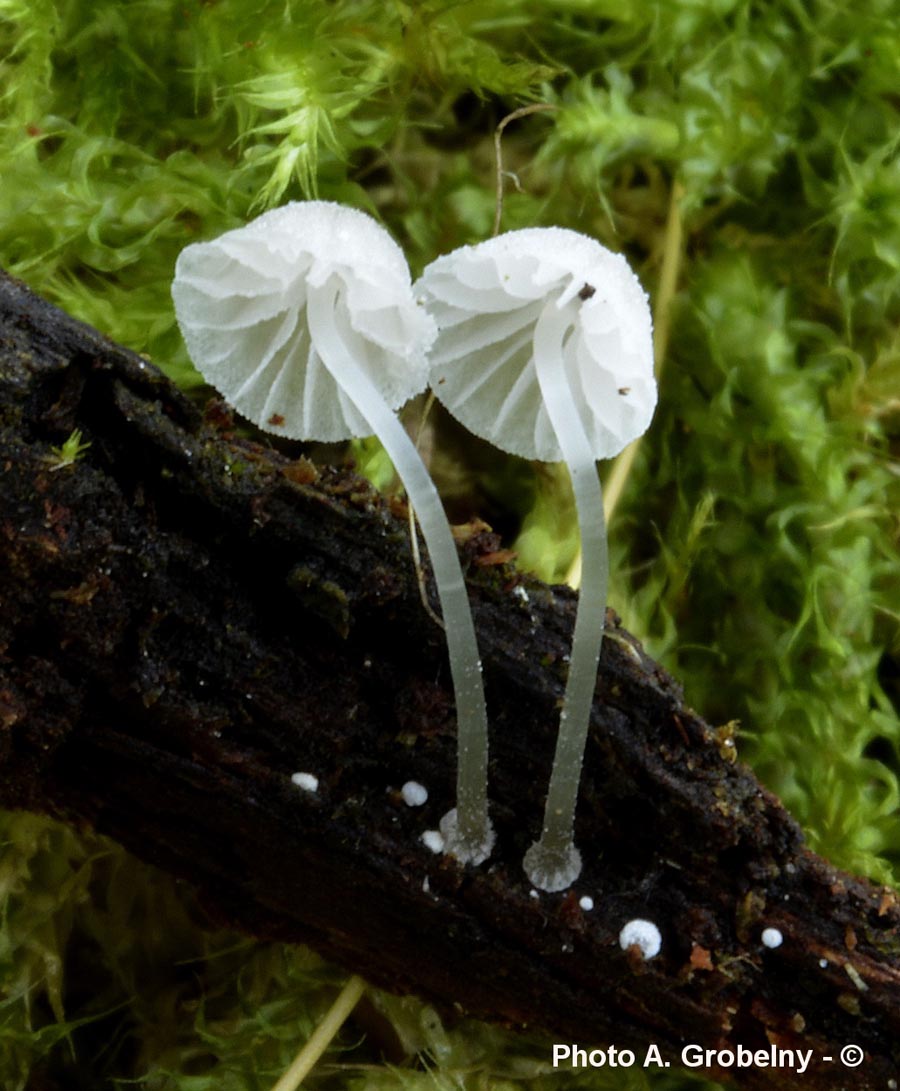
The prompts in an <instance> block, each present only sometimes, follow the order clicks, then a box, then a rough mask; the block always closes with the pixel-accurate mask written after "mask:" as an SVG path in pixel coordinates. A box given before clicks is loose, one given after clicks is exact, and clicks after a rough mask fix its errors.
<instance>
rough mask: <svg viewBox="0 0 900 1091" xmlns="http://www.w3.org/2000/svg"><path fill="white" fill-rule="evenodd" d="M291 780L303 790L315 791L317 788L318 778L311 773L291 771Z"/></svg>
mask: <svg viewBox="0 0 900 1091" xmlns="http://www.w3.org/2000/svg"><path fill="white" fill-rule="evenodd" d="M291 782H292V783H293V784H296V785H297V787H298V788H302V789H303V791H304V792H317V791H318V790H319V778H318V777H317V776H314V775H313V774H312V773H292V774H291Z"/></svg>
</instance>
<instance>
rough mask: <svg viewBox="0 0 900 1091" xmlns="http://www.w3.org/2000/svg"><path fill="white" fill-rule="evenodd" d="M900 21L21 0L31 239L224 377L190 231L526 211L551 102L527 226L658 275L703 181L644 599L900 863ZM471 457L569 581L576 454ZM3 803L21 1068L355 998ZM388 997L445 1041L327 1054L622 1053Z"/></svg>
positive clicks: (206, 1044) (451, 1081)
mask: <svg viewBox="0 0 900 1091" xmlns="http://www.w3.org/2000/svg"><path fill="white" fill-rule="evenodd" d="M898 41H900V5H898V3H897V2H896V0H860V2H859V3H855V4H852V5H848V4H845V3H841V2H838V0H773V2H766V3H762V2H759V3H753V2H750V0H668V2H666V0H656V2H653V0H616V2H615V3H613V2H608V0H477V2H472V3H458V2H453V0H425V2H422V3H414V2H411V3H402V2H400V0H337V2H327V0H305V2H299V0H278V2H272V0H252V2H251V0H206V2H197V0H131V2H125V0H120V2H116V0H0V101H2V109H0V125H2V129H0V264H2V265H3V266H5V267H6V268H7V269H9V270H10V271H12V272H13V273H15V274H16V275H18V276H20V277H22V278H23V279H24V280H26V281H27V282H28V283H29V284H30V285H31V286H33V287H34V288H35V289H36V290H38V291H39V292H41V293H43V294H45V295H46V296H47V297H48V298H50V299H51V300H53V301H54V302H56V303H58V304H59V305H60V306H62V307H63V308H65V309H66V310H68V311H70V312H71V313H73V314H75V315H77V316H78V317H80V318H82V319H84V320H85V321H88V322H90V323H93V324H94V325H96V326H98V327H99V328H100V329H101V330H103V331H105V332H107V333H108V334H110V335H111V336H112V337H114V338H116V339H117V340H119V341H122V342H123V343H125V344H127V345H129V346H131V347H133V348H134V349H137V350H138V351H141V352H146V353H149V354H150V355H151V356H152V357H153V359H154V360H155V361H156V362H157V363H159V364H160V366H162V367H164V368H165V369H166V370H168V371H169V372H170V373H171V374H172V375H173V376H174V377H176V378H177V379H178V381H179V382H181V383H182V384H184V385H185V386H196V385H197V380H196V378H195V376H194V375H193V373H192V372H191V370H190V366H189V364H188V361H187V359H186V356H185V352H184V349H183V347H182V345H181V343H180V339H179V336H178V333H177V330H176V327H175V323H174V316H173V313H172V307H171V303H170V299H169V283H170V281H171V276H172V270H173V266H174V262H175V258H176V256H177V254H178V252H179V250H180V249H181V248H182V247H183V246H185V245H186V244H187V243H190V242H192V241H194V240H198V239H202V238H206V237H210V236H212V235H215V234H217V233H219V232H221V231H223V230H225V229H228V228H231V227H234V226H236V225H239V224H242V223H244V222H246V220H247V219H248V218H250V217H252V216H253V215H254V214H255V213H258V212H260V211H263V210H264V209H266V208H270V207H273V206H275V205H278V204H280V203H282V202H284V201H286V200H288V199H299V198H304V197H312V196H319V197H322V198H328V199H333V200H338V201H344V202H348V203H351V204H354V205H357V206H358V207H361V208H363V209H366V210H367V211H369V212H371V213H373V214H374V215H376V216H377V217H379V218H380V219H381V220H382V221H383V222H384V223H385V224H386V225H387V226H388V228H389V229H390V230H391V231H392V232H393V233H394V235H395V237H396V238H397V239H398V240H399V241H400V242H401V244H402V245H403V247H404V248H405V250H406V252H407V254H408V256H409V259H410V263H411V265H412V267H413V269H414V271H418V270H419V269H421V267H422V266H423V265H424V264H425V263H427V262H428V261H430V260H431V259H433V258H434V257H436V256H437V255H438V254H440V253H442V252H445V251H446V250H448V249H450V248H452V247H454V246H457V245H459V244H461V243H463V242H472V241H477V240H480V239H483V238H485V237H486V236H487V235H489V234H490V231H491V225H492V221H493V214H494V177H493V142H492V134H493V128H494V126H495V125H496V123H497V122H498V121H499V120H500V119H501V118H502V117H503V116H504V115H505V114H507V113H508V112H509V111H511V110H513V109H515V108H516V107H519V106H522V105H524V104H527V103H531V102H543V103H551V104H554V105H556V106H558V107H559V109H558V110H557V111H554V112H544V113H538V114H534V115H532V116H530V117H528V118H526V119H523V120H521V121H518V122H515V123H513V124H512V125H511V126H510V127H509V129H508V130H507V133H506V136H505V138H504V154H505V165H506V167H507V169H508V170H510V171H512V172H514V173H515V176H516V182H517V185H514V184H513V181H512V180H511V179H510V180H509V181H508V185H507V188H508V191H509V192H508V195H507V200H506V205H505V211H504V227H505V228H513V227H521V226H526V225H527V226H531V225H549V224H561V225H565V226H569V227H574V228H577V229H579V230H582V231H584V232H586V233H588V234H591V235H593V236H595V237H596V238H598V239H600V240H601V241H603V242H604V243H605V244H607V245H609V246H611V247H613V248H615V249H619V250H622V251H624V252H625V253H626V254H627V255H628V256H629V258H630V259H631V260H632V262H633V264H634V265H635V268H636V269H637V270H638V272H639V274H640V276H641V278H642V280H643V282H644V284H645V285H646V286H647V288H648V290H649V291H650V292H651V295H654V296H655V297H656V298H657V299H658V289H657V285H658V281H659V273H660V267H661V263H662V261H663V257H664V252H665V224H666V221H667V218H668V217H669V216H670V214H671V213H672V200H673V190H675V192H676V196H677V193H678V191H677V190H676V185H677V186H679V187H680V192H681V194H682V196H681V197H680V198H679V199H678V200H677V214H678V215H679V216H680V222H681V225H682V227H683V232H684V246H683V252H682V254H681V262H680V267H679V280H678V291H677V294H676V296H675V299H674V304H673V309H672V331H671V337H670V339H669V341H668V350H667V352H666V354H665V361H664V371H663V377H662V384H661V397H660V406H659V410H658V412H657V417H656V420H655V422H654V425H653V427H652V430H651V433H650V435H649V437H648V439H647V440H646V442H645V443H644V444H643V445H642V447H641V450H640V453H639V456H638V458H637V460H636V462H635V466H634V469H633V471H632V473H631V475H630V477H629V478H628V481H627V488H626V491H625V494H624V496H623V499H622V501H621V503H620V505H619V506H618V508H617V510H616V514H615V518H614V520H613V524H612V528H611V554H612V572H613V578H612V603H613V605H614V606H615V607H616V608H617V609H618V610H619V611H620V612H621V613H622V615H623V617H624V619H625V622H626V624H627V626H628V627H629V628H630V629H631V630H632V631H633V632H635V633H636V634H637V635H639V636H640V637H641V638H642V639H643V640H644V641H645V642H646V644H647V646H648V648H649V650H650V651H651V652H652V653H653V654H654V655H656V656H657V657H659V658H661V659H662V661H663V662H664V663H665V664H666V666H667V667H668V668H669V669H670V670H671V671H672V672H673V673H674V674H675V675H676V676H678V677H679V678H680V679H681V680H682V681H683V683H684V686H685V690H686V693H687V695H688V699H689V701H690V702H691V704H692V705H693V706H694V707H696V708H697V709H698V710H699V711H700V712H701V713H703V714H704V715H705V716H706V717H707V718H708V719H709V720H711V721H712V722H714V723H723V722H725V721H729V720H733V719H739V720H740V721H741V724H742V725H743V726H742V733H741V735H740V737H739V743H740V750H741V755H742V757H744V758H745V759H747V760H750V761H751V762H752V764H753V766H754V768H755V770H756V771H757V773H758V775H759V776H760V777H761V778H762V779H763V780H764V781H765V782H766V783H767V784H768V785H769V786H770V787H771V788H773V789H774V790H775V791H776V792H777V793H778V795H779V796H780V797H781V798H782V799H783V800H784V801H785V803H786V804H787V806H788V807H789V808H790V810H791V811H792V812H793V814H794V815H795V816H796V817H797V818H798V819H799V820H800V821H801V822H802V823H803V824H804V827H805V829H806V831H807V833H808V835H809V839H810V842H811V844H812V846H813V847H814V848H815V849H816V850H817V851H819V852H821V853H823V854H825V855H826V856H828V857H829V858H830V859H831V860H832V861H834V862H835V863H836V864H838V865H840V866H842V867H846V868H848V869H850V870H852V871H855V872H860V873H863V874H866V875H868V876H870V877H872V878H874V879H877V880H879V881H893V882H896V879H897V868H898V866H900V822H898V817H897V803H898V747H900V725H898V715H897V705H898V703H900V629H898V619H900V565H898V561H900V548H898V533H900V531H898V512H900V162H898V157H897V151H898V133H900V98H898V94H897V89H898V87H900V51H898V49H897V42H898ZM670 256H671V255H670ZM454 435H455V434H454ZM356 453H357V455H358V456H364V457H366V458H368V459H369V460H370V461H371V462H372V465H373V466H374V467H376V468H377V466H378V459H377V456H376V455H373V452H372V449H371V445H370V446H368V447H364V448H361V449H359V450H357V452H356ZM435 466H436V468H437V471H438V472H439V474H440V475H441V478H442V480H443V482H444V485H445V488H446V490H447V493H448V495H452V496H453V497H454V498H455V503H458V504H459V503H462V504H463V505H465V504H466V503H467V502H468V510H469V511H471V510H473V507H474V508H476V509H477V513H478V514H479V515H481V516H482V517H484V518H485V519H487V520H488V521H489V522H494V523H495V525H497V526H501V527H503V528H504V529H505V530H506V529H507V528H508V534H509V538H510V542H509V544H515V546H516V547H517V548H518V549H519V552H520V563H522V564H524V565H527V566H529V567H532V568H534V569H536V570H537V571H538V572H540V573H541V574H542V575H543V576H545V577H546V578H553V579H562V578H563V577H564V575H565V573H566V572H567V571H568V569H569V566H570V564H571V562H572V560H573V558H574V556H575V552H576V548H577V541H576V536H575V527H574V520H573V518H572V514H571V511H567V510H566V507H567V500H566V487H565V475H564V474H560V473H558V472H557V471H556V470H554V469H553V468H546V467H545V468H541V469H535V468H533V467H529V466H527V465H525V464H523V463H519V462H517V461H515V460H511V459H507V458H505V457H501V456H499V455H495V454H486V452H485V450H484V449H483V447H481V446H479V445H477V444H475V443H465V442H464V443H462V444H460V443H459V439H458V435H457V436H456V444H455V446H454V447H453V448H452V459H451V450H450V449H441V447H440V446H439V447H438V450H437V452H436V455H435ZM382 469H383V468H382ZM466 498H468V501H467V499H466ZM561 524H562V525H563V526H564V527H566V528H568V529H567V532H566V534H565V535H564V536H563V540H560V538H559V527H560V525H561ZM3 829H4V834H3V836H4V845H3V853H2V857H0V896H2V898H3V899H4V904H5V912H4V915H3V918H2V930H0V975H2V976H0V982H2V986H3V994H2V996H3V998H2V999H0V1076H2V1082H3V1083H4V1086H9V1087H11V1088H15V1089H24V1088H26V1087H29V1086H30V1087H32V1088H35V1087H37V1086H42V1087H43V1086H46V1087H55V1086H66V1087H76V1088H78V1087H85V1088H87V1087H90V1088H99V1087H112V1086H114V1083H113V1082H112V1081H113V1080H114V1079H115V1078H116V1077H118V1078H122V1079H125V1080H129V1079H130V1080H135V1079H136V1080H138V1081H139V1085H140V1086H145V1087H148V1088H151V1089H154V1091H168V1089H170V1088H171V1089H180V1091H205V1089H207V1088H210V1089H212V1088H215V1089H217V1091H219V1089H221V1091H250V1089H256V1088H265V1087H266V1086H268V1085H269V1084H270V1083H271V1082H272V1081H273V1079H274V1078H275V1075H276V1074H277V1073H278V1071H279V1070H280V1068H281V1067H283V1066H284V1065H285V1064H286V1063H287V1061H288V1059H289V1058H290V1056H291V1054H292V1052H293V1050H294V1049H295V1048H296V1046H297V1045H298V1043H299V1042H300V1041H301V1040H302V1039H303V1038H304V1037H305V1035H306V1034H307V1033H308V1031H309V1028H310V1027H311V1026H312V1025H313V1023H314V1021H315V1019H316V1018H317V1017H318V1015H319V1014H320V1013H321V1012H322V1011H323V1010H324V1008H325V1007H327V1005H328V1003H329V1001H330V998H331V996H332V995H333V992H334V986H335V984H336V983H337V982H338V981H339V980H340V974H339V973H338V972H337V971H335V970H333V969H331V968H329V967H327V966H325V965H323V964H322V963H321V962H320V961H319V960H317V959H316V958H315V957H313V956H312V955H310V954H309V953H307V952H304V951H302V950H298V949H292V948H283V947H277V946H273V945H265V944H254V943H251V942H249V941H245V940H241V939H239V938H236V937H233V936H224V935H217V934H210V933H205V932H203V931H202V930H200V929H199V928H198V926H197V923H196V919H195V918H196V916H197V914H196V913H195V911H194V909H193V907H192V906H191V903H190V899H189V898H188V897H187V896H186V895H185V894H184V893H183V892H182V891H180V890H179V889H177V888H176V887H175V886H174V884H172V883H170V882H169V881H168V880H167V879H165V878H164V877H161V876H159V875H158V874H156V873H154V872H152V871H151V870H150V869H148V868H145V867H143V866H141V865H139V864H138V863H137V862H135V861H133V860H132V859H130V858H128V857H127V856H125V854H123V853H122V852H121V851H120V850H118V849H117V848H115V847H113V846H110V845H108V844H107V843H105V842H103V841H102V840H99V839H95V838H92V837H89V836H77V835H76V834H74V833H73V832H72V831H70V830H67V829H64V828H62V827H59V826H56V825H53V824H51V823H49V822H47V821H45V820H43V819H37V818H34V817H29V816H11V817H9V818H7V819H6V820H5V822H4V826H3ZM385 1004H386V1005H387V1007H388V1008H389V1012H390V1015H391V1018H392V1020H393V1021H394V1023H395V1025H396V1026H397V1027H398V1028H399V1032H400V1034H401V1036H402V1038H403V1040H404V1042H405V1043H406V1044H407V1046H408V1047H409V1048H410V1049H412V1050H424V1051H426V1054H425V1055H427V1058H428V1060H427V1063H424V1064H422V1063H420V1064H419V1065H418V1066H416V1065H412V1066H406V1067H404V1068H401V1069H391V1068H389V1067H386V1066H380V1065H378V1064H377V1063H375V1062H377V1052H376V1051H373V1050H372V1049H371V1048H369V1047H367V1045H366V1044H365V1043H363V1044H360V1043H354V1042H353V1041H351V1040H349V1039H347V1040H346V1041H345V1042H344V1045H345V1047H346V1049H347V1052H346V1053H344V1054H342V1055H338V1054H336V1055H334V1056H333V1058H332V1060H331V1062H330V1065H329V1066H327V1067H326V1068H325V1069H323V1070H321V1071H319V1072H317V1073H316V1074H315V1075H314V1076H313V1077H312V1078H311V1080H310V1084H311V1086H315V1087H329V1086H333V1087H350V1088H352V1089H354V1091H356V1089H359V1091H382V1089H384V1091H389V1089H390V1091H393V1089H395V1088H414V1089H418V1088H430V1087H433V1086H438V1087H441V1088H445V1087H446V1088H451V1087H452V1088H464V1089H475V1088H477V1089H481V1088H490V1089H492V1091H500V1089H502V1091H513V1089H514V1088H518V1087H521V1086H527V1087H529V1088H534V1089H535V1091H550V1089H551V1088H555V1087H556V1086H560V1087H562V1086H565V1087H566V1088H567V1089H571V1091H575V1088H577V1087H581V1086H585V1087H600V1086H604V1085H605V1084H604V1079H603V1077H602V1076H591V1077H585V1078H584V1079H581V1078H579V1077H573V1076H572V1075H571V1074H570V1073H566V1074H565V1075H564V1076H556V1077H554V1076H553V1075H548V1074H547V1073H546V1071H545V1069H546V1063H545V1062H546V1058H545V1057H544V1055H543V1053H541V1052H536V1051H535V1050H534V1049H533V1048H531V1047H529V1046H528V1045H527V1044H525V1043H523V1041H522V1040H521V1039H517V1038H514V1037H510V1036H505V1035H503V1034H500V1033H499V1032H497V1031H493V1030H489V1029H487V1028H483V1027H481V1026H478V1025H475V1026H472V1025H465V1026H463V1027H462V1028H459V1029H457V1030H454V1031H452V1032H449V1031H446V1030H444V1029H443V1028H442V1027H441V1026H440V1024H439V1022H438V1021H436V1019H435V1017H434V1015H433V1013H431V1012H430V1011H429V1010H428V1009H423V1008H422V1007H421V1005H418V1004H417V1003H415V1002H412V1001H407V1002H403V1003H400V1002H397V1001H387V1000H386V1001H385ZM79 1073H80V1075H79ZM29 1074H31V1075H30V1078H31V1080H32V1081H33V1082H31V1083H29ZM41 1077H43V1078H45V1079H46V1080H47V1082H46V1083H40V1078H41ZM679 1080H680V1078H678V1077H666V1078H662V1079H656V1080H653V1081H651V1082H652V1084H653V1086H654V1087H675V1086H678V1085H679ZM54 1081H58V1082H54ZM123 1086H124V1085H123ZM609 1086H614V1087H617V1088H622V1087H631V1086H633V1087H635V1088H640V1087H644V1086H646V1081H645V1079H644V1077H643V1076H642V1075H640V1074H632V1075H631V1076H628V1075H627V1074H626V1073H621V1072H620V1073H614V1074H612V1077H611V1079H610V1082H609Z"/></svg>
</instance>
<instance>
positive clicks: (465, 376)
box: [416, 228, 656, 891]
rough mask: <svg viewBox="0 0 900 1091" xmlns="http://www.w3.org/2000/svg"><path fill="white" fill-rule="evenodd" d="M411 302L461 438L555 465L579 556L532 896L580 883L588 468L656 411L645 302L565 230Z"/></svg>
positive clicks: (458, 254) (591, 584)
mask: <svg viewBox="0 0 900 1091" xmlns="http://www.w3.org/2000/svg"><path fill="white" fill-rule="evenodd" d="M416 292H417V294H418V295H419V298H420V299H422V300H423V301H424V302H425V303H426V304H427V306H428V308H429V311H430V313H431V314H432V315H433V316H434V318H435V320H436V321H437V325H438V339H437V342H436V343H435V346H434V348H433V350H432V354H431V363H432V367H431V385H432V388H433V389H434V392H435V394H436V395H437V396H438V398H440V400H441V401H442V402H443V403H444V405H446V406H447V408H448V409H449V410H450V412H451V413H453V415H454V416H456V417H457V418H458V419H459V420H460V421H461V422H462V423H463V424H464V425H465V426H466V427H467V428H469V429H471V430H472V431H473V432H475V433H476V435H479V436H481V437H483V438H484V439H487V440H489V441H490V442H492V443H494V444H495V445H496V446H497V447H500V448H502V449H503V450H505V451H509V452H511V453H512V454H517V455H521V456H523V457H525V458H534V459H541V460H543V461H549V462H555V461H564V462H565V463H566V464H567V466H568V468H569V473H570V474H571V478H572V487H573V490H574V493H575V501H576V505H577V510H578V526H579V531H580V534H581V547H582V555H583V568H582V573H583V574H582V583H581V593H580V597H579V602H578V612H577V616H576V621H575V634H574V638H573V643H572V652H571V662H570V667H569V676H568V682H567V685H566V692H565V697H564V702H563V708H562V713H561V716H560V729H559V737H558V740H557V748H556V755H555V759H554V763H553V770H552V773H551V777H550V786H549V791H548V795H547V803H546V809H545V813H544V823H543V832H542V834H541V838H540V840H539V841H538V842H536V843H535V844H534V845H533V846H532V847H531V848H530V849H529V850H528V852H527V853H526V856H525V871H526V873H527V875H528V878H529V879H530V880H531V882H532V883H533V884H534V885H535V886H537V887H540V888H541V889H542V890H549V891H553V890H564V889H565V888H566V887H568V886H570V885H571V884H572V882H574V880H575V879H576V878H577V876H578V874H579V873H580V870H581V857H580V855H579V853H578V850H577V849H576V847H575V843H574V835H573V826H574V818H575V804H576V800H577V796H578V783H579V779H580V776H581V764H582V758H583V753H584V744H585V739H586V736H587V727H588V719H589V716H590V712H591V705H592V703H593V696H594V687H595V684H596V676H597V664H598V661H599V655H600V645H601V641H602V639H603V626H604V620H605V609H606V593H607V581H608V560H607V547H606V528H605V524H604V519H603V503H602V495H601V489H600V480H599V478H598V476H597V467H596V460H597V459H598V458H610V457H612V456H613V455H615V454H618V452H619V451H620V450H622V448H623V447H624V446H625V445H626V444H628V443H629V442H630V441H631V440H632V439H634V438H635V437H637V436H639V435H640V434H641V433H642V432H643V431H644V430H645V429H646V428H647V426H648V424H649V423H650V418H651V417H652V415H653V410H654V407H655V405H656V382H655V380H654V376H653V347H652V330H651V318H650V310H649V306H648V303H647V297H646V295H645V293H644V291H643V289H642V288H641V286H640V284H639V282H638V280H637V278H636V277H635V275H634V273H632V271H631V269H630V268H629V266H628V263H627V262H626V261H625V259H624V258H623V257H622V256H621V255H619V254H614V253H612V252H611V251H609V250H606V249H604V247H602V246H601V245H600V244H599V243H597V242H595V241H594V240H593V239H589V238H586V237H585V236H584V235H579V234H578V233H577V232H574V231H568V230H565V229H562V228H533V229H528V230H525V231H512V232H509V233H508V234H505V235H499V236H498V237H496V238H493V239H489V240H488V241H487V242H483V243H480V244H479V245H477V246H464V247H461V248H460V249H459V250H456V251H454V252H453V253H452V254H447V255H445V256H444V257H441V258H438V259H437V261H434V262H432V264H431V265H429V266H428V268H427V269H426V270H425V272H424V274H423V276H422V278H421V279H420V280H419V282H418V283H417V285H416Z"/></svg>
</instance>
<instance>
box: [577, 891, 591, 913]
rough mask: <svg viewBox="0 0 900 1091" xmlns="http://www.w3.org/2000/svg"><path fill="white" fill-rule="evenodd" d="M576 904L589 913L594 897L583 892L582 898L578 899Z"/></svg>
mask: <svg viewBox="0 0 900 1091" xmlns="http://www.w3.org/2000/svg"><path fill="white" fill-rule="evenodd" d="M578 904H579V905H580V906H581V908H582V909H583V910H584V911H585V913H589V912H590V911H591V910H592V909H593V908H594V899H593V898H591V897H590V896H589V895H587V894H585V895H584V897H583V898H579V899H578Z"/></svg>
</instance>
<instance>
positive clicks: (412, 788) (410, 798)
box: [400, 780, 428, 807]
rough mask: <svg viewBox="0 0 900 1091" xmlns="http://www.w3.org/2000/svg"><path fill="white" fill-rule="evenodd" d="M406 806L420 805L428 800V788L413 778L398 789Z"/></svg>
mask: <svg viewBox="0 0 900 1091" xmlns="http://www.w3.org/2000/svg"><path fill="white" fill-rule="evenodd" d="M400 795H401V796H403V802H404V803H405V804H406V806H407V807H421V806H422V804H423V803H425V802H426V801H427V800H428V789H427V788H425V787H423V785H421V784H419V783H418V782H417V781H415V780H408V781H407V782H406V783H405V784H404V785H403V787H402V788H401V789H400Z"/></svg>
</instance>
